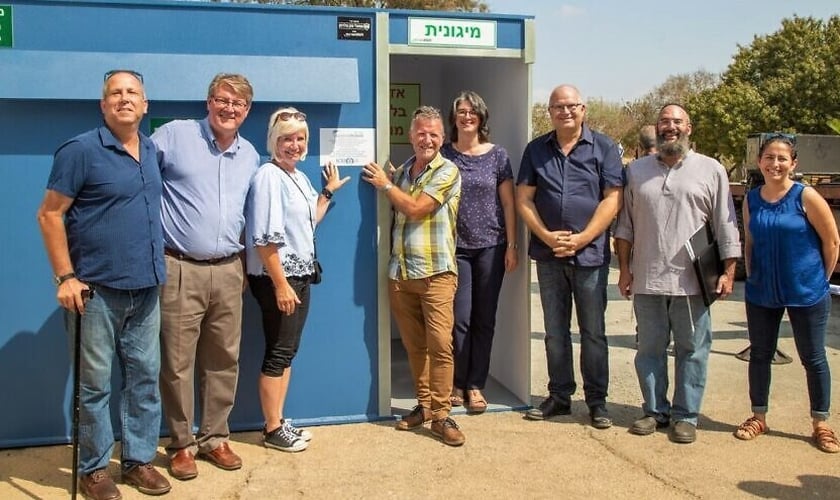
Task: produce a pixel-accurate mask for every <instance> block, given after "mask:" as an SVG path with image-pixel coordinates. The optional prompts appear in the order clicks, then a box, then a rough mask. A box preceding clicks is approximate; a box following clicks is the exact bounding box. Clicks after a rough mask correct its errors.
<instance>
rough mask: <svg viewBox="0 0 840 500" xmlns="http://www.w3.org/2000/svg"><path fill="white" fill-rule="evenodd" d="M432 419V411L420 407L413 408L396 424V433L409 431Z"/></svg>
mask: <svg viewBox="0 0 840 500" xmlns="http://www.w3.org/2000/svg"><path fill="white" fill-rule="evenodd" d="M431 419H432V410H430V409H428V408H423V407H422V406H420V405H417V406H415V407H414V409H413V410H411V413H409V414H408V415H406V416H404V417H403V418H402V420H400V421H399V422H397V426H396V428H397V430H398V431H409V430H411V429H416V428H417V427H420V426H422V425H423V424H424V423H426V422H428V421H429V420H431Z"/></svg>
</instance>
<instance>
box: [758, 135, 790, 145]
mask: <svg viewBox="0 0 840 500" xmlns="http://www.w3.org/2000/svg"><path fill="white" fill-rule="evenodd" d="M772 141H782V142H786V143H788V144H790V145H791V146H796V134H785V133H783V132H773V133H772V134H766V135H765V136H764V140H763V141H762V143H764V144H767V143H769V142H772Z"/></svg>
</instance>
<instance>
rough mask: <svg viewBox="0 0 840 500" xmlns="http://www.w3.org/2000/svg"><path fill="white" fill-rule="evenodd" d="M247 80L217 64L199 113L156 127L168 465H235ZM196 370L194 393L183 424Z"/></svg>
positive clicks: (177, 469) (249, 154)
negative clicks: (232, 422) (232, 439)
mask: <svg viewBox="0 0 840 500" xmlns="http://www.w3.org/2000/svg"><path fill="white" fill-rule="evenodd" d="M252 98H253V89H252V88H251V85H250V83H249V82H248V80H247V79H246V78H245V77H244V76H241V75H235V74H219V75H217V76H216V77H215V78H214V79H213V81H212V82H211V83H210V87H209V89H208V92H207V111H208V113H207V117H206V118H204V119H203V120H176V121H173V122H169V123H167V124H165V125H163V126H162V127H160V128H158V129H157V130H156V131H155V133H154V134H153V135H152V140H153V141H154V142H155V145H156V146H157V148H158V159H159V161H160V168H161V177H162V179H163V201H162V203H161V219H162V223H163V238H164V247H165V250H164V253H165V254H166V269H167V276H168V277H169V282H168V285H166V286H164V287H163V289H162V293H161V355H162V359H161V370H160V389H161V396H162V400H163V411H164V415H165V420H166V423H167V425H168V427H169V436H170V438H171V441H170V443H169V445H168V446H167V452H168V453H169V456H170V463H169V473H170V474H171V475H172V476H173V477H175V478H176V479H181V480H187V479H192V478H194V477H196V476H197V475H198V469H197V468H196V465H195V457H196V456H199V457H201V458H203V459H205V460H207V461H209V462H211V463H213V464H214V465H216V466H217V467H220V468H222V469H225V470H235V469H239V468H240V467H242V460H241V459H240V458H239V456H237V455H236V453H234V452H233V451H232V450H231V449H230V446H229V445H228V438H229V436H230V429H229V427H228V417H229V415H230V412H231V410H232V409H233V400H234V396H235V394H236V383H237V378H238V375H239V340H240V337H241V333H242V330H241V324H242V289H243V283H244V281H243V280H244V276H243V270H242V263H241V261H240V259H239V254H240V252H241V251H242V250H243V245H242V243H241V235H242V231H243V229H244V227H245V215H244V206H245V197H246V195H247V194H248V186H249V183H250V181H251V177H252V176H253V174H254V172H256V170H257V167H258V166H259V154H258V153H257V151H256V150H255V149H254V147H253V146H252V145H251V143H250V142H248V141H247V140H245V139H244V138H243V137H241V136H240V135H239V127H240V126H241V125H242V122H244V121H245V118H246V117H247V116H248V111H249V110H250V108H251V99H252ZM196 372H198V376H197V378H198V381H199V384H198V387H199V395H198V397H199V398H200V406H199V407H200V408H201V411H200V414H199V427H198V432H197V433H196V434H195V435H194V434H193V423H194V422H193V420H194V414H195V403H196V399H195V397H196V395H195V394H194V392H195V391H194V387H195V378H196Z"/></svg>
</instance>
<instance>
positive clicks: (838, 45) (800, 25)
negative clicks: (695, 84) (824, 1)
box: [687, 16, 840, 164]
mask: <svg viewBox="0 0 840 500" xmlns="http://www.w3.org/2000/svg"><path fill="white" fill-rule="evenodd" d="M687 107H688V110H689V112H690V113H691V114H692V117H693V119H694V121H695V128H694V133H693V135H692V137H693V138H694V140H695V142H696V144H697V147H698V149H699V150H701V151H703V152H705V153H707V154H711V155H712V156H716V157H718V158H719V159H721V160H722V161H728V162H730V164H731V163H735V162H740V161H743V159H744V148H745V144H746V136H747V134H749V133H754V132H768V131H786V132H795V133H807V134H826V133H830V130H831V129H830V127H829V125H828V120H829V119H830V118H831V117H836V116H838V115H840V16H832V17H831V18H829V19H828V20H827V21H822V20H819V19H814V18H811V17H804V18H803V17H796V16H794V17H793V18H792V19H783V20H782V26H781V29H779V30H778V31H776V32H775V33H772V34H770V35H765V36H756V37H754V38H753V41H752V43H751V44H750V45H749V46H747V47H739V48H738V52H737V53H736V54H735V56H734V58H733V61H732V64H730V65H729V67H728V68H727V70H726V72H724V74H723V75H722V78H721V83H720V85H718V86H717V87H715V88H713V89H710V90H706V91H703V92H701V93H699V94H697V95H695V96H692V97H691V98H689V100H688V102H687Z"/></svg>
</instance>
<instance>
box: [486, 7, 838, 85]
mask: <svg viewBox="0 0 840 500" xmlns="http://www.w3.org/2000/svg"><path fill="white" fill-rule="evenodd" d="M484 1H485V2H486V3H487V4H488V5H489V6H490V10H491V11H492V12H493V13H498V14H528V15H534V16H536V32H537V41H536V44H537V60H536V63H535V64H534V72H533V98H534V100H535V101H538V102H543V101H545V100H546V99H548V94H549V93H550V92H551V89H552V88H554V87H555V86H556V85H558V84H561V83H572V84H575V85H577V86H578V88H579V89H580V90H581V92H582V93H583V94H584V95H585V96H586V97H587V98H588V99H592V98H598V97H601V98H604V99H606V100H609V101H617V102H624V101H630V100H633V99H636V98H638V97H641V96H643V95H644V94H646V93H647V92H648V91H650V90H652V89H653V88H654V87H656V86H657V85H659V84H661V83H663V82H664V81H665V80H666V79H667V78H668V76H670V75H676V74H683V73H693V72H694V71H697V70H699V69H705V70H707V71H711V72H713V73H721V72H723V71H724V70H726V67H727V66H728V65H729V63H730V62H731V58H732V56H733V55H734V54H735V52H736V51H737V49H738V45H739V44H740V45H742V46H748V45H749V44H750V43H751V42H752V40H753V38H754V36H755V35H766V34H770V33H773V32H775V31H778V30H779V29H780V28H781V21H782V19H784V18H786V17H793V15H794V14H797V15H799V16H800V17H807V16H810V17H815V18H818V19H824V20H825V19H828V18H829V17H831V16H832V15H840V2H838V1H837V0H796V1H793V0H786V1H785V0H764V1H748V0H705V1H692V2H686V1H676V2H673V1H672V2H667V3H666V2H655V1H652V0H637V1H622V0H589V1H586V0H569V1H565V2H564V1H562V0H484ZM838 50H840V47H838Z"/></svg>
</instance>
